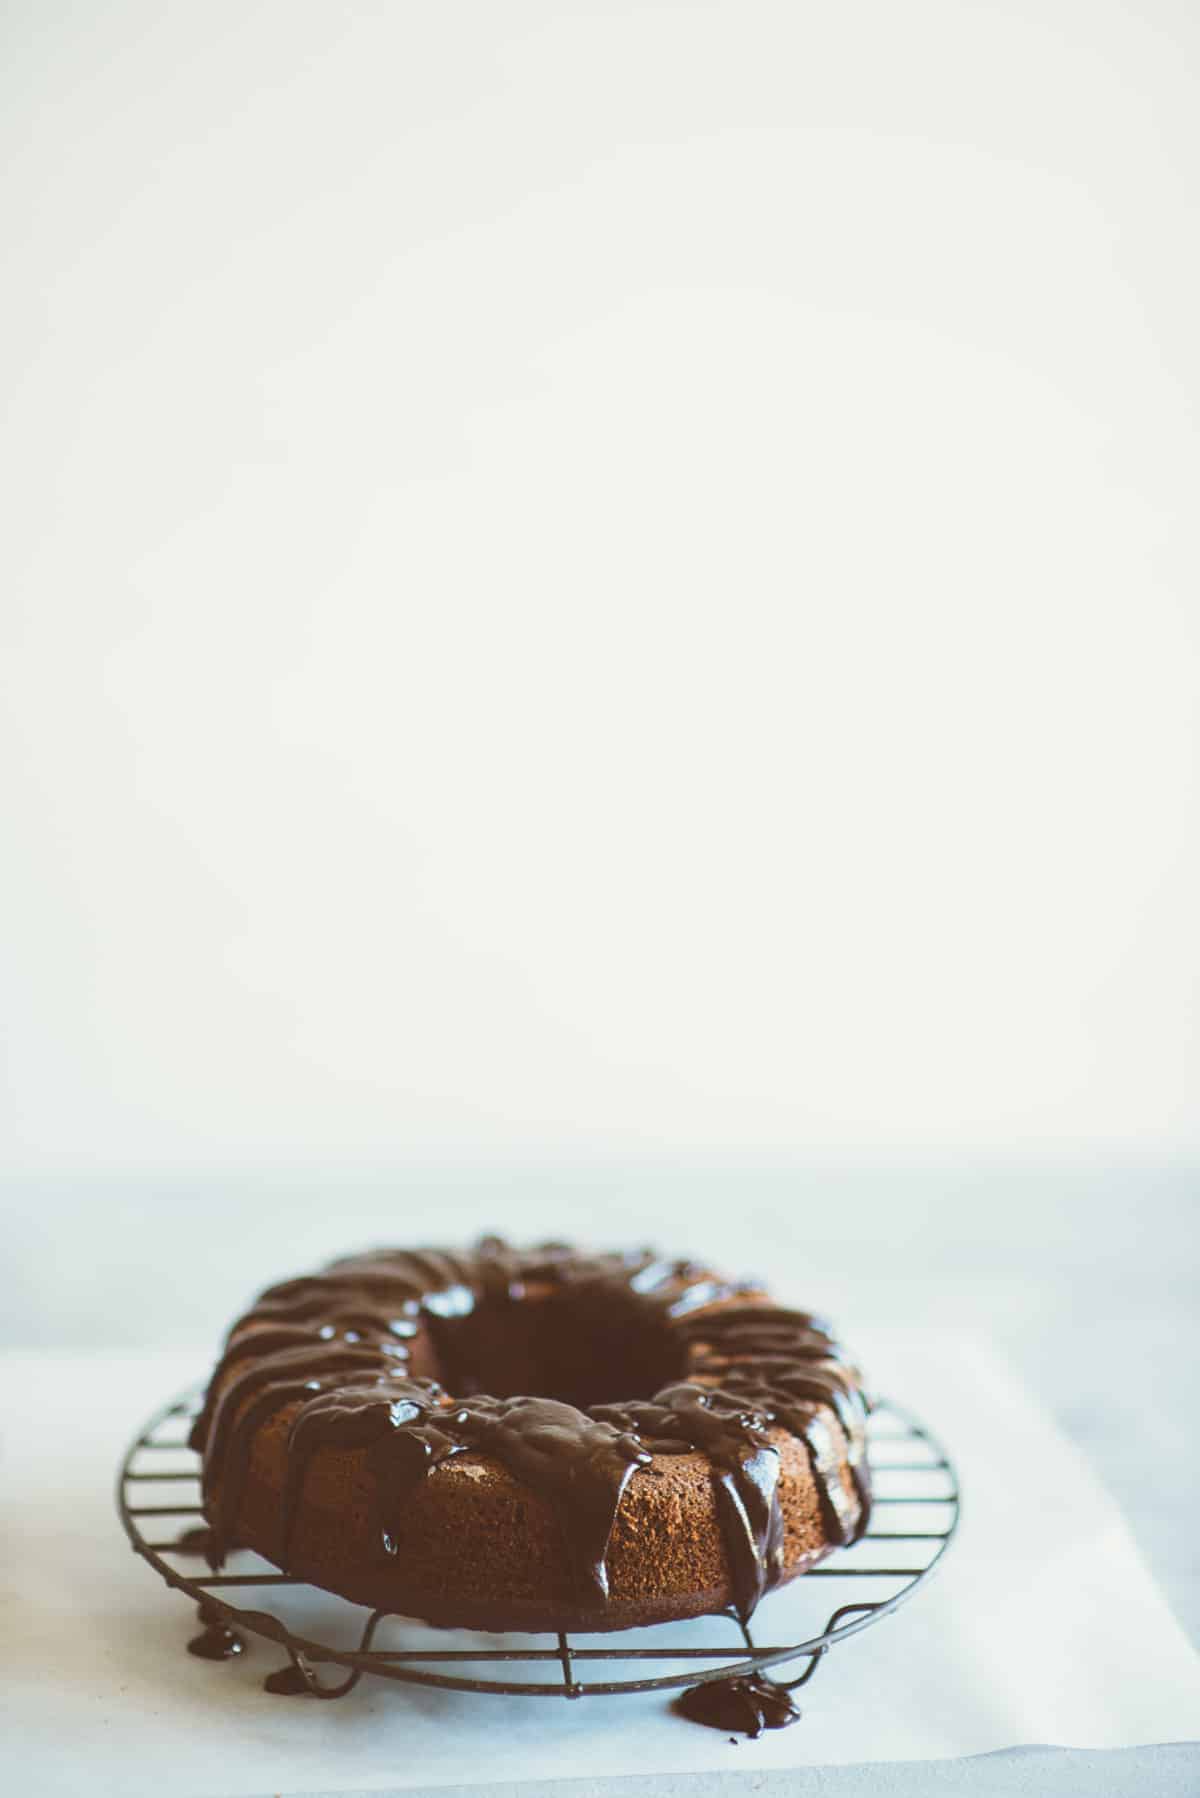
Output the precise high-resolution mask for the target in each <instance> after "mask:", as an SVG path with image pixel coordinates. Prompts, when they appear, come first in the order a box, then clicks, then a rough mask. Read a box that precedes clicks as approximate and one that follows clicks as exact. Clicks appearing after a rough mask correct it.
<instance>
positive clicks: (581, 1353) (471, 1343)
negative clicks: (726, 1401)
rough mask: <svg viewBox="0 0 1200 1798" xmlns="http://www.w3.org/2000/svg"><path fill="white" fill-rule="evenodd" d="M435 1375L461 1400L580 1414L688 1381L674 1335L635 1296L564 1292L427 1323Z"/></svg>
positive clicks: (478, 1308) (484, 1306)
mask: <svg viewBox="0 0 1200 1798" xmlns="http://www.w3.org/2000/svg"><path fill="white" fill-rule="evenodd" d="M426 1321H427V1323H428V1326H429V1330H430V1335H431V1337H432V1341H433V1345H434V1349H435V1352H436V1355H437V1360H438V1365H439V1368H440V1374H439V1378H440V1379H441V1381H442V1383H443V1385H445V1387H446V1388H447V1390H448V1391H450V1392H452V1393H454V1394H455V1396H456V1397H459V1398H469V1397H471V1396H472V1395H473V1394H475V1393H480V1392H487V1393H491V1394H492V1396H493V1397H495V1398H511V1397H514V1396H516V1395H518V1394H528V1395H529V1396H530V1397H534V1398H553V1399H558V1400H560V1401H561V1402H563V1403H565V1404H569V1405H577V1406H579V1408H580V1409H581V1410H584V1409H586V1408H587V1407H588V1406H589V1405H607V1404H616V1403H618V1402H619V1401H620V1400H622V1399H632V1398H653V1396H654V1394H655V1393H656V1392H659V1391H661V1389H662V1388H663V1387H664V1386H666V1385H669V1384H670V1382H671V1381H672V1380H677V1379H679V1378H681V1377H682V1375H683V1373H684V1368H685V1353H684V1348H683V1345H682V1343H681V1342H680V1340H679V1337H678V1335H677V1334H676V1332H674V1331H673V1330H671V1328H670V1327H669V1325H668V1324H667V1323H666V1322H665V1320H664V1319H663V1318H662V1317H661V1316H660V1315H658V1314H657V1313H656V1312H655V1311H654V1310H653V1309H652V1308H650V1307H648V1306H647V1305H646V1303H645V1301H644V1300H641V1299H639V1298H638V1297H637V1296H636V1295H634V1294H629V1295H627V1296H626V1295H622V1296H621V1297H619V1298H616V1299H615V1298H614V1295H613V1293H612V1291H611V1288H610V1289H609V1290H608V1291H606V1292H605V1293H604V1294H603V1296H602V1297H600V1296H597V1295H593V1294H592V1293H590V1292H589V1291H588V1290H587V1289H586V1288H582V1289H575V1288H572V1287H567V1288H565V1289H561V1290H555V1291H553V1292H551V1293H547V1294H544V1295H535V1296H531V1297H529V1298H526V1299H522V1300H518V1301H512V1300H501V1301H485V1302H483V1303H481V1304H479V1305H477V1306H476V1307H475V1308H474V1310H472V1311H471V1312H469V1313H467V1314H466V1315H460V1316H454V1317H438V1316H434V1315H427V1319H426Z"/></svg>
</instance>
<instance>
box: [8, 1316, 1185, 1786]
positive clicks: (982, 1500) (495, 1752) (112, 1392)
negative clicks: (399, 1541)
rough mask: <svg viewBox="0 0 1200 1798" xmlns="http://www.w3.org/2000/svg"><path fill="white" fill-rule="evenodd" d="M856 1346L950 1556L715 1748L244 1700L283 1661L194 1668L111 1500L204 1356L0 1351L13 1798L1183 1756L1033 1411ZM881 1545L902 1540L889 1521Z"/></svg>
mask: <svg viewBox="0 0 1200 1798" xmlns="http://www.w3.org/2000/svg"><path fill="white" fill-rule="evenodd" d="M854 1346H855V1348H856V1350H857V1351H858V1352H859V1354H860V1355H861V1357H862V1359H863V1361H864V1363H865V1364H866V1365H867V1366H868V1368H869V1369H870V1371H871V1374H872V1376H873V1379H874V1381H875V1383H876V1385H877V1386H878V1387H879V1388H880V1389H881V1390H883V1389H886V1390H887V1391H888V1392H889V1393H890V1394H892V1395H893V1396H895V1397H896V1398H898V1399H901V1400H902V1401H903V1402H905V1403H907V1404H909V1405H910V1406H911V1407H913V1408H914V1409H915V1410H917V1411H918V1412H919V1413H921V1414H922V1415H923V1416H924V1417H925V1419H926V1420H927V1421H928V1422H929V1424H930V1425H931V1426H932V1427H933V1428H934V1429H935V1430H936V1431H937V1432H938V1433H939V1434H940V1435H941V1436H942V1437H943V1438H944V1440H945V1441H946V1443H947V1444H948V1446H949V1447H950V1449H951V1451H952V1453H953V1454H954V1456H955V1459H956V1461H957V1463H958V1466H959V1470H960V1473H961V1477H962V1484H963V1493H964V1506H963V1520H962V1527H961V1530H960V1535H959V1539H958V1541H957V1542H956V1543H955V1544H954V1545H953V1547H952V1548H951V1550H950V1553H949V1555H948V1556H947V1558H946V1560H945V1561H944V1563H943V1566H942V1569H941V1571H940V1572H939V1574H938V1576H937V1578H936V1579H935V1580H934V1581H933V1583H932V1584H931V1585H930V1587H929V1588H928V1590H927V1591H925V1592H923V1593H919V1594H918V1595H917V1596H916V1598H915V1599H914V1600H913V1602H912V1603H911V1604H910V1605H908V1606H906V1607H905V1608H903V1609H902V1610H901V1611H900V1612H899V1613H898V1614H897V1615H896V1616H894V1617H892V1618H889V1619H887V1620H886V1621H884V1622H882V1623H881V1624H880V1625H879V1626H878V1627H876V1628H873V1629H871V1630H869V1631H867V1632H865V1634H864V1635H862V1636H861V1637H858V1638H856V1639H855V1640H853V1641H849V1642H846V1643H844V1644H843V1645H841V1646H840V1647H839V1648H838V1649H837V1650H836V1651H835V1652H834V1653H833V1654H832V1655H831V1656H830V1657H829V1659H828V1660H827V1662H826V1664H825V1665H824V1666H822V1667H821V1668H820V1669H819V1670H818V1673H817V1675H816V1677H815V1678H814V1680H813V1681H812V1683H811V1684H810V1685H809V1686H808V1687H807V1688H805V1690H804V1692H803V1693H802V1694H801V1695H800V1702H801V1704H802V1707H803V1711H804V1719H803V1721H802V1722H801V1723H800V1724H798V1725H797V1726H795V1727H794V1728H792V1729H788V1730H783V1731H779V1732H777V1733H773V1734H768V1735H764V1736H763V1737H761V1738H760V1739H759V1740H758V1741H757V1742H748V1741H744V1740H743V1741H741V1742H740V1743H739V1744H738V1745H737V1746H733V1745H732V1744H731V1743H730V1741H729V1739H728V1737H727V1736H725V1735H722V1734H720V1733H718V1732H716V1731H712V1730H706V1729H701V1728H699V1727H697V1726H696V1725H695V1724H689V1723H686V1722H684V1721H682V1720H681V1719H679V1718H677V1717H675V1716H674V1715H673V1714H672V1713H671V1711H670V1710H669V1708H668V1705H667V1702H666V1698H665V1696H664V1695H663V1694H661V1693H658V1694H654V1693H651V1694H647V1695H644V1696H638V1697H631V1698H591V1699H583V1700H580V1701H578V1702H575V1703H566V1702H564V1701H563V1700H560V1699H546V1700H533V1699H524V1698H511V1699H510V1698H496V1697H474V1696H470V1695H464V1694H458V1693H451V1692H438V1691H433V1690H429V1691H424V1690H420V1689H418V1688H415V1687H406V1686H394V1685H391V1684H382V1683H376V1682H372V1681H366V1682H364V1683H363V1685H361V1686H360V1687H359V1689H358V1690H357V1691H356V1692H355V1693H353V1694H352V1695H351V1696H350V1697H348V1698H347V1699H345V1700H343V1701H340V1702H338V1703H331V1704H322V1703H317V1702H315V1701H314V1700H311V1699H282V1698H273V1697H269V1696H268V1695H267V1694H266V1693H264V1692H263V1690H262V1685H261V1681H262V1677H263V1675H264V1674H266V1673H267V1672H269V1671H271V1670H272V1669H273V1668H274V1667H276V1666H278V1665H279V1664H280V1663H281V1661H282V1659H283V1657H282V1655H281V1653H280V1651H279V1650H277V1649H276V1648H274V1647H273V1646H271V1645H269V1644H265V1643H259V1642H257V1641H255V1640H254V1639H251V1645H250V1648H249V1651H248V1653H247V1654H246V1655H245V1656H244V1657H243V1658H242V1659H241V1661H236V1662H233V1663H230V1664H225V1665H221V1664H215V1665H212V1664H208V1663H205V1662H201V1661H197V1660H195V1659H194V1658H193V1657H191V1656H189V1655H188V1654H186V1653H185V1652H184V1644H185V1641H186V1639H187V1637H188V1635H189V1634H190V1633H192V1631H191V1625H192V1613H191V1608H190V1605H189V1602H188V1601H187V1600H186V1599H184V1598H182V1597H180V1596H178V1595H175V1594H171V1593H169V1592H168V1591H167V1589H166V1588H165V1587H164V1586H163V1585H162V1584H161V1583H160V1581H159V1580H158V1579H157V1578H156V1577H155V1575H154V1574H153V1573H152V1572H151V1570H150V1569H149V1568H147V1567H146V1566H145V1565H144V1563H142V1562H141V1561H140V1560H139V1559H138V1558H137V1557H136V1556H134V1555H133V1554H132V1553H131V1552H130V1550H129V1548H128V1546H127V1544H126V1542H125V1538H124V1535H123V1533H122V1532H121V1529H120V1525H119V1523H118V1521H117V1519H116V1516H115V1512H114V1509H113V1500H112V1486H113V1476H114V1473H115V1468H116V1463H117V1461H118V1458H119V1455H120V1452H121V1451H122V1449H123V1446H124V1444H125V1442H126V1441H127V1440H128V1438H129V1437H130V1436H131V1435H132V1434H133V1433H134V1430H135V1428H136V1427H137V1425H138V1424H139V1423H141V1421H142V1420H143V1419H144V1417H145V1416H146V1415H147V1413H148V1412H149V1411H150V1410H151V1409H153V1408H154V1407H155V1406H156V1405H157V1404H158V1403H159V1402H160V1401H161V1400H162V1399H164V1398H166V1397H169V1396H170V1395H171V1394H172V1393H173V1392H175V1391H176V1390H178V1389H180V1388H182V1387H184V1386H186V1385H188V1384H190V1383H191V1382H193V1381H194V1380H195V1379H197V1378H198V1377H202V1376H203V1374H204V1372H205V1356H204V1355H203V1353H197V1354H196V1355H195V1356H193V1357H191V1358H187V1357H181V1356H180V1355H178V1354H171V1355H161V1356H156V1357H150V1356H113V1355H108V1354H103V1355H96V1356H91V1357H89V1356H80V1355H74V1354H73V1355H70V1356H54V1355H39V1356H18V1355H10V1356H5V1357H0V1480H2V1483H3V1499H2V1505H3V1534H2V1539H0V1594H2V1596H0V1603H2V1607H3V1609H2V1617H0V1662H2V1663H3V1665H2V1667H0V1673H2V1678H0V1718H2V1725H0V1726H2V1733H3V1740H4V1743H5V1750H6V1759H7V1760H8V1763H9V1767H10V1770H11V1776H12V1777H13V1781H14V1783H13V1784H12V1786H11V1789H13V1790H20V1791H24V1790H29V1791H37V1792H39V1793H68V1792H69V1793H72V1794H74V1793H79V1792H81V1791H86V1792H89V1793H93V1792H97V1793H105V1792H113V1793H117V1792H119V1793H122V1794H128V1795H130V1798H140V1795H141V1794H149V1793H154V1794H156V1795H157V1794H160V1793H162V1792H163V1791H166V1790H170V1791H172V1792H173V1793H181V1794H186V1793H193V1794H195V1793H204V1794H212V1795H214V1798H225V1795H231V1794H244V1793H249V1792H263V1791H271V1792H312V1791H317V1790H320V1791H323V1792H333V1791H338V1790H358V1791H361V1790H364V1789H366V1790H370V1789H379V1788H385V1787H411V1786H429V1785H439V1784H445V1785H454V1784H459V1785H462V1784H464V1783H469V1784H472V1785H475V1786H486V1785H487V1784H488V1783H490V1782H493V1781H496V1782H500V1781H514V1780H522V1779H527V1780H532V1779H538V1778H542V1779H548V1778H551V1777H555V1776H558V1777H569V1776H578V1775H589V1776H592V1777H596V1776H601V1775H605V1774H612V1775H618V1774H634V1773H639V1772H641V1773H657V1772H671V1771H673V1772H681V1771H686V1770H696V1771H698V1770H712V1769H728V1770H730V1771H735V1770H736V1771H740V1772H750V1771H753V1770H755V1769H758V1770H767V1769H771V1768H784V1767H795V1766H803V1765H814V1764H824V1763H839V1762H857V1761H878V1760H921V1759H932V1758H937V1757H940V1756H951V1755H968V1754H977V1753H981V1752H984V1751H986V1750H990V1749H996V1748H1005V1747H1011V1746H1014V1745H1016V1744H1020V1743H1062V1744H1068V1745H1072V1746H1077V1747H1097V1748H1099V1747H1120V1746H1128V1745H1133V1744H1138V1743H1146V1742H1168V1741H1180V1740H1187V1739H1192V1738H1195V1737H1200V1657H1197V1655H1196V1654H1195V1653H1194V1651H1193V1650H1192V1648H1191V1646H1190V1645H1189V1643H1188V1642H1187V1640H1186V1638H1185V1637H1184V1635H1183V1633H1182V1631H1181V1630H1180V1628H1179V1627H1178V1625H1177V1624H1176V1623H1175V1621H1174V1619H1173V1617H1172V1615H1171V1612H1170V1610H1169V1608H1168V1606H1167V1604H1166V1602H1165V1600H1164V1599H1163V1598H1162V1596H1161V1595H1160V1593H1159V1592H1158V1591H1157V1589H1156V1588H1155V1586H1154V1584H1153V1583H1152V1581H1151V1579H1150V1576H1149V1574H1148V1573H1147V1571H1146V1568H1145V1567H1144V1565H1143V1563H1142V1561H1141V1558H1140V1556H1139V1554H1138V1552H1137V1548H1136V1546H1135V1544H1134V1542H1133V1541H1132V1539H1131V1537H1130V1534H1129V1531H1128V1529H1127V1527H1126V1525H1125V1523H1124V1521H1123V1519H1122V1517H1121V1516H1120V1514H1119V1512H1118V1511H1117V1509H1116V1507H1115V1506H1114V1504H1113V1503H1112V1501H1111V1500H1110V1499H1109V1498H1108V1496H1107V1494H1106V1493H1105V1492H1104V1491H1103V1490H1102V1489H1101V1488H1100V1487H1099V1485H1098V1484H1097V1482H1096V1480H1095V1479H1094V1478H1093V1476H1092V1474H1091V1473H1090V1471H1089V1469H1088V1467H1087V1465H1086V1464H1085V1462H1084V1461H1083V1460H1082V1459H1081V1457H1080V1455H1079V1454H1078V1453H1077V1452H1076V1450H1075V1449H1074V1448H1073V1447H1072V1446H1071V1445H1070V1444H1069V1443H1068V1442H1066V1441H1065V1440H1064V1438H1063V1437H1062V1436H1061V1435H1060V1433H1059V1432H1058V1431H1057V1429H1056V1428H1055V1427H1054V1426H1053V1424H1052V1423H1051V1422H1050V1421H1049V1419H1048V1418H1047V1417H1046V1415H1045V1414H1044V1412H1043V1411H1042V1410H1041V1408H1040V1406H1039V1405H1038V1403H1037V1402H1036V1398H1035V1396H1034V1395H1033V1394H1031V1393H1030V1392H1028V1391H1027V1390H1025V1389H1024V1388H1023V1387H1022V1386H1021V1385H1020V1384H1019V1383H1018V1382H1017V1381H1016V1380H1015V1379H1014V1377H1013V1376H1012V1374H1011V1373H1010V1372H1009V1371H1008V1369H1007V1367H1006V1366H1005V1365H1004V1364H1003V1362H1002V1361H1001V1360H999V1359H998V1357H997V1356H996V1355H995V1354H994V1352H993V1351H992V1350H991V1349H990V1348H989V1346H988V1345H987V1344H986V1343H985V1342H983V1341H982V1340H979V1339H976V1338H972V1337H964V1336H959V1335H953V1334H944V1333H936V1334H935V1333H932V1332H913V1331H899V1332H898V1331H889V1332H887V1333H886V1334H884V1333H880V1334H879V1335H878V1337H870V1336H868V1335H866V1334H865V1333H864V1332H862V1331H858V1332H856V1334H855V1342H854ZM1147 1402H1148V1403H1152V1402H1153V1395H1152V1394H1148V1395H1147ZM1147 1478H1153V1469H1152V1468H1148V1469H1147ZM167 1527H168V1528H169V1527H170V1520H167ZM889 1527H896V1528H900V1527H904V1526H903V1525H902V1524H901V1522H900V1507H894V1508H893V1514H892V1516H891V1517H890V1518H889ZM914 1527H918V1526H914ZM835 1590H836V1592H837V1593H838V1594H839V1596H837V1597H834V1596H833V1594H834V1592H835ZM841 1591H842V1588H841V1586H840V1585H837V1586H836V1588H835V1582H833V1581H829V1580H824V1581H804V1580H801V1581H799V1582H798V1583H797V1585H796V1586H795V1587H793V1588H791V1589H789V1590H787V1591H785V1592H782V1593H778V1594H775V1595H774V1596H773V1597H772V1598H769V1599H768V1600H766V1601H765V1602H764V1604H763V1606H762V1607H761V1609H760V1611H759V1613H758V1616H757V1618H756V1620H755V1631H756V1635H757V1637H758V1639H759V1641H760V1642H766V1641H789V1640H795V1639H797V1638H798V1637H801V1636H805V1635H811V1634H813V1633H815V1632H816V1631H817V1630H819V1629H820V1628H821V1626H822V1624H823V1623H824V1621H825V1618H826V1616H827V1615H828V1613H829V1611H830V1610H831V1609H832V1608H833V1606H834V1604H836V1603H839V1602H843V1599H842V1597H841V1596H840V1594H841ZM847 1596H852V1595H847ZM249 1602H253V1601H252V1600H251V1601H249ZM689 1627H690V1628H691V1630H692V1631H693V1632H694V1633H695V1639H696V1640H697V1641H708V1640H711V1639H714V1632H717V1631H720V1630H722V1629H727V1630H728V1631H729V1632H730V1637H731V1645H732V1643H733V1642H734V1640H735V1638H734V1635H733V1628H732V1625H731V1624H728V1623H723V1622H722V1621H720V1620H716V1619H710V1620H706V1621H701V1622H700V1623H697V1624H695V1625H692V1626H689ZM1131 1643H1136V1644H1137V1652H1136V1654H1134V1653H1131V1652H1130V1644H1131ZM519 1671H527V1670H519Z"/></svg>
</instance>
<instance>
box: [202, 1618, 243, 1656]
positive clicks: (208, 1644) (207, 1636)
mask: <svg viewBox="0 0 1200 1798" xmlns="http://www.w3.org/2000/svg"><path fill="white" fill-rule="evenodd" d="M245 1649H246V1640H245V1637H244V1636H240V1635H239V1634H238V1632H237V1630H236V1629H230V1628H229V1627H228V1626H227V1625H226V1624H224V1623H208V1624H206V1625H205V1627H204V1629H203V1630H202V1631H201V1632H200V1634H199V1635H198V1636H193V1637H192V1639H191V1641H190V1642H189V1643H188V1653H189V1654H194V1655H195V1656H196V1657H197V1658H198V1659H199V1660H202V1661H231V1660H232V1659H233V1658H234V1656H235V1655H238V1654H244V1653H245Z"/></svg>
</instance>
